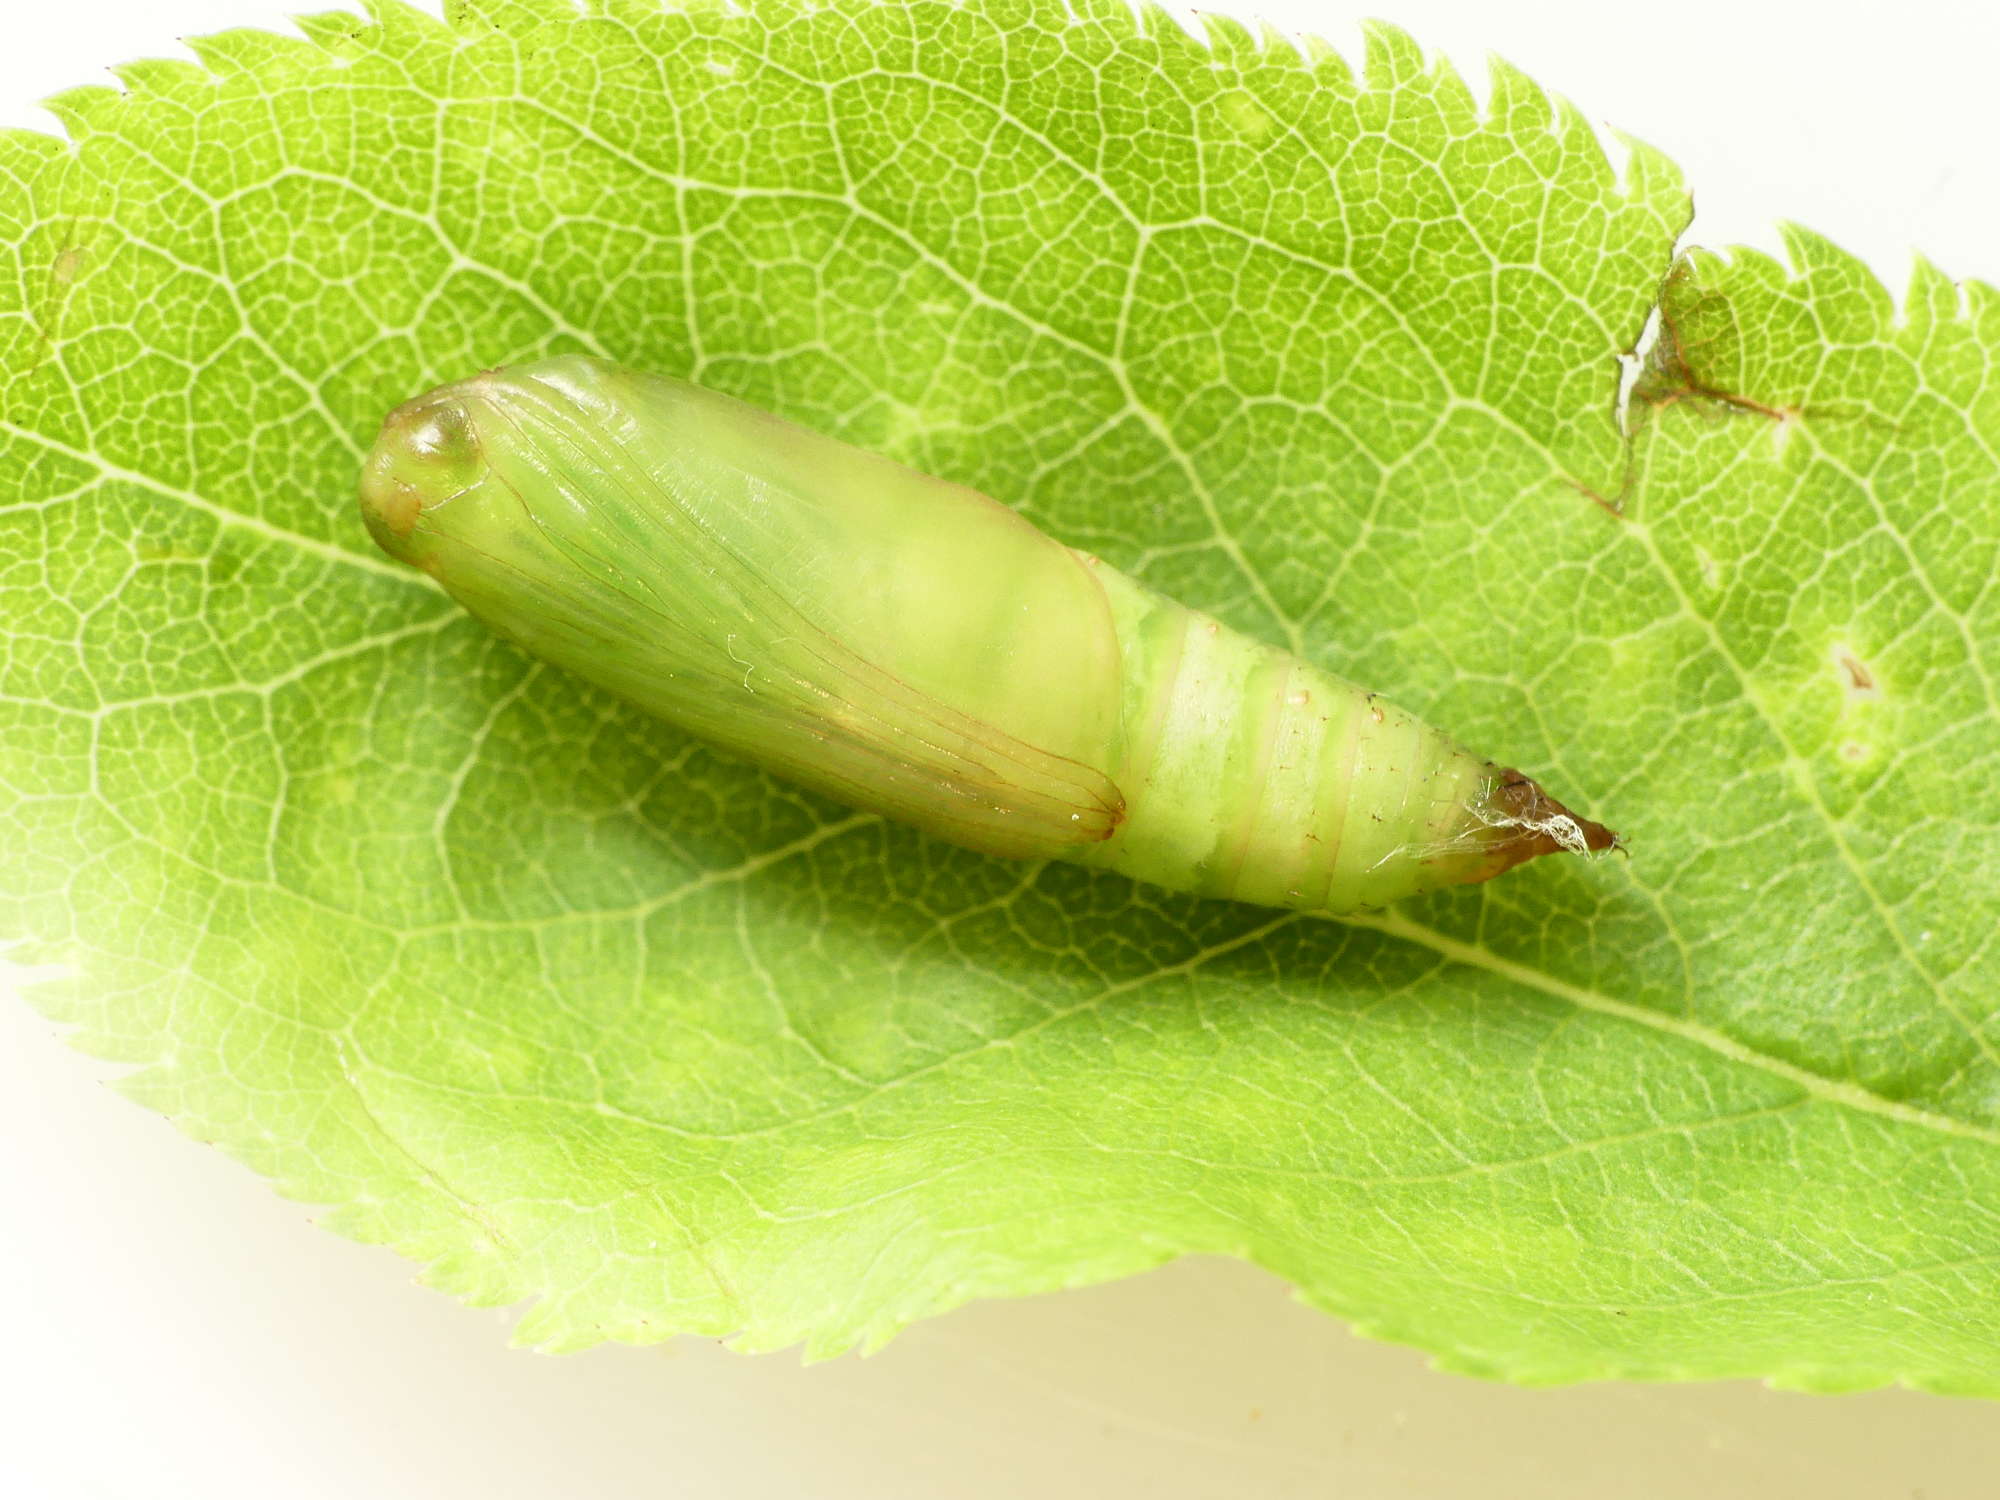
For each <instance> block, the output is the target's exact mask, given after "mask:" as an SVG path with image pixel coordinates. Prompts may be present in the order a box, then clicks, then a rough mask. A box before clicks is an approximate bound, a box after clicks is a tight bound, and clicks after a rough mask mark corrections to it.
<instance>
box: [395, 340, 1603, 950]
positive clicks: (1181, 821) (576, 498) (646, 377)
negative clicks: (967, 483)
mask: <svg viewBox="0 0 2000 1500" xmlns="http://www.w3.org/2000/svg"><path fill="white" fill-rule="evenodd" d="M361 508H362V513H363V516H364V517H365V519H366V521H367V524H368V528H369V530H370V532H371V533H372V534H373V535H374V537H375V540H376V541H377V542H378V543H380V544H381V546H382V547H383V549H384V550H385V551H387V552H388V553H389V554H390V555H391V556H393V557H396V558H400V559H402V560H403V561H405V562H408V563H411V564H413V565H414V566H416V567H418V568H421V569H423V570H424V571H425V572H426V573H428V574H430V575H431V576H432V577H433V578H435V579H436V580H437V581H438V582H439V583H440V584H441V585H443V587H444V588H445V590H446V591H447V592H448V593H449V594H451V595H452V597H453V598H455V599H456V600H457V601H458V602H459V603H460V604H462V605H463V606H464V607H465V608H466V609H467V610H469V611H470V612H471V613H472V614H473V615H474V616H476V617H477V618H478V619H480V620H481V621H483V622H484V623H485V624H486V625H488V626H489V627H491V628H492V629H493V630H495V631H497V632H499V633H500V634H501V635H503V636H506V637H507V638H509V639H511V640H513V641H514V642H516V643H517V644H519V645H520V646H521V647H523V648H524V649H526V650H527V651H529V652H531V653H532V654H534V655H536V656H539V657H542V658H544V659H546V660H548V661H551V662H553V663H555V664H556V665H558V666H561V667H564V668H566V669H568V670H570V671H572V672H575V673H577V674H578V675H579V676H582V677H585V678H587V679H589V680H590V681H592V682H594V683H596V684H598V685H599V686H600V687H603V688H606V689H608V690H609V691H611V692H613V693H615V694H617V695H618V696H619V697H621V698H624V699H626V700H627V701H629V702H631V703H633V704H636V705H637V706H638V707H640V708H641V709H644V710H646V711H648V712H650V713H652V714H654V715H657V716H658V717H659V718H661V719H664V720H666V721H668V722H669V723H672V724H675V725H678V726H679V727H680V728H682V729H684V730H686V731H688V732H689V733H691V734H693V735H695V736H697V737H698V738H700V739H703V740H706V741H708V742H709V743H711V744H713V745H716V746H718V747H720V748H722V749H724V750H727V751H732V752H734V753H736V754H738V755H740V756H743V757H744V758H746V759H748V760H751V761H754V762H756V763H758V764H759V765H762V766H764V767H766V768H768V769H769V770H771V771H773V772H775V773H776V774H778V775H780V776H783V777H786V778H788V779H790V780H792V781H795V782H799V783H802V784H804V785H806V786H808V787H812V788H814V789H816V790H818V791H820V792H823V793H825V794H826V795H828V796H830V797H833V798H835V799H837V800H838V801H841V802H844V803H847V804H849V805H851V806H854V807H858V808H863V809H866V810H869V811H873V812H877V813H880V814H882V815H883V816H885V817H889V818H893V819H896V820H898V821H900V822H903V823H908V824H911V825H913V826H915V827H917V828H920V829H923V830H924V831H926V832H927V833H930V834H933V835H935V836H937V837H939V838H942V839H947V840H949V841H951V842H952V843H955V844H960V845H963V846H965V847H966V848H969V849H976V850H980V851H982V852H984V853H987V854H993V855H1002V856H1009V857H1014V858H1023V859H1066V860H1073V861H1075V862H1077V863H1080V864H1085V865H1094V866H1099V867H1102V868H1105V869H1111V870H1117V871H1120V872H1122V873H1123V874H1125V875H1128V876H1130V877H1132V878H1133V879H1135V880H1144V881H1150V882H1153V883H1154V884H1157V885H1161V886H1166V887H1170V888H1172V889H1174V890H1181V891H1193V892H1197V893H1199V894H1202V895H1207V896H1218V897H1229V898H1233V899H1235V900H1239V901H1251V902H1257V903H1260V904H1264V905H1270V906H1280V907H1291V908H1295V909H1298V910H1308V911H1323V912H1346V911H1353V910H1356V909H1359V908H1365V907H1379V906H1384V905H1387V904H1388V903H1390V902H1393V901H1397V900H1400V899H1401V898H1403V897H1406V896H1411V895H1415V894H1418V893H1420V892H1423V891H1428V890H1433V889H1436V888H1438V887H1441V886H1446V885H1455V884H1463V883H1467V882H1472V881H1479V880H1485V879H1488V878H1489V877H1491V876H1494V875H1497V874H1499V873H1501V872H1502V871H1504V870H1507V869H1509V868H1511V867H1512V866H1514V865H1517V864H1520V863H1521V862H1522V861H1524V860H1528V859H1533V858H1535V857H1536V856H1538V855H1542V854H1549V853H1554V852H1556V851H1558V850H1571V851H1574V852H1578V853H1581V852H1584V851H1587V850H1603V849H1608V848H1611V847H1613V845H1614V843H1615V838H1614V836H1613V835H1612V834H1611V833H1610V832H1609V830H1607V829H1605V828H1604V827H1602V826H1601V825H1600V824H1597V823H1594V822H1591V821H1590V820H1589V819H1587V818H1583V817H1580V816H1578V815H1576V814H1575V813H1572V812H1570V811H1569V809H1567V808H1566V807H1564V806H1563V805H1562V804H1561V803H1560V802H1558V801H1556V800H1555V799H1554V798H1552V797H1550V796H1549V795H1548V794H1547V793H1545V792H1544V791H1543V790H1542V789H1541V788H1540V787H1539V786H1538V785H1537V784H1536V783H1535V782H1534V781H1533V780H1531V779H1529V778H1528V777H1526V776H1523V775H1521V774H1520V773H1518V772H1516V771H1512V770H1508V769H1505V768H1503V767H1501V766H1497V765H1495V764H1494V763H1493V762H1491V761H1489V760H1487V759H1486V758H1485V757H1483V756H1480V755H1477V754H1474V753H1473V752H1471V751H1469V750H1467V749H1465V748H1464V747H1463V746H1461V745H1459V744H1458V743H1456V742H1455V741H1454V740H1452V739H1451V738H1450V737H1448V736H1446V735H1444V734H1441V733H1439V732H1438V731H1437V730H1435V729H1433V728H1431V727H1430V726H1429V725H1427V724H1425V723H1423V722H1422V721H1420V720H1419V719H1417V718H1415V717H1414V716H1413V715H1411V714H1408V713H1405V712H1403V711H1402V710H1401V709H1398V708H1395V707H1393V706H1391V705H1390V704H1388V703H1387V702H1385V701H1384V700H1383V699H1381V698H1380V697H1378V696H1376V695H1374V694H1372V693H1369V692H1366V691H1364V690H1363V689H1361V688H1359V687H1357V686H1355V685H1354V684H1353V683H1350V682H1347V681H1344V680H1343V679H1341V678H1339V677H1336V676H1334V675H1332V674H1331V673H1328V672H1324V671H1321V670H1320V669H1319V668H1317V667H1315V666H1313V665H1312V664H1311V663H1310V662H1307V661H1304V660H1302V659H1300V658H1299V657H1297V656H1295V655H1293V654H1291V653H1290V652H1287V651H1284V650H1281V649H1279V648H1277V647H1274V646H1271V645H1268V644H1266V643H1264V642H1261V641H1257V640H1254V639H1251V638H1250V637H1248V636H1245V635H1243V634H1241V633H1239V632H1237V631H1234V630H1231V629H1229V628H1228V627H1226V626H1224V625H1222V624H1221V623H1220V622H1219V621H1216V620H1214V619H1212V618H1210V617H1209V616H1207V615H1204V614H1202V613H1201V612H1200V611H1198V610H1193V609H1190V608H1188V607H1186V606H1185V605H1182V604H1180V603H1177V602H1176V601H1174V600H1172V599H1169V598H1167V597H1165V596H1164V595H1162V594H1159V593H1158V592H1156V591H1154V590H1153V589H1151V588H1148V587H1147V586H1146V585H1145V584H1143V583H1140V582H1139V581H1137V580H1136V579H1133V578H1130V577H1128V576H1126V575H1125V574H1123V573H1121V572H1119V571H1118V570H1117V569H1116V568H1113V567H1111V566H1110V565H1108V564H1106V563H1103V562H1101V561H1099V560H1098V559H1096V558H1094V557H1091V556H1088V555H1086V554H1084V553H1081V552H1077V551H1075V550H1073V549H1071V548H1069V547H1066V546H1064V545H1063V544H1062V543H1061V542H1059V541H1056V540H1055V539H1054V538H1052V537H1049V536H1047V535H1045V534H1044V533H1043V532H1041V531H1039V530H1038V529H1036V527H1035V526H1034V525H1032V524H1031V523H1030V522H1029V521H1028V520H1026V519H1025V518H1024V517H1022V516H1021V515H1020V514H1019V513H1017V512H1015V511H1013V510H1011V509H1009V508H1008V507H1006V506H1005V505H1002V504H1000V503H999V502H997V501H995V500H992V499H989V498H987V497H986V496H984V495H981V494H979V493H977V492H976V491H973V490H970V489H967V488H965V487H964V486H962V485H957V484H952V483H949V482H947V481H945V480H941V479H934V478H931V477H930V476H928V475H924V474H920V473H917V472H916V471H915V470H912V469H909V468H906V467H904V466H903V465H901V464H898V463H895V462H893V461H891V460H889V459H886V458H882V457H880V456H878V455H875V454H872V453H868V452H865V451H863V450H861V449H858V448H855V447H852V446H849V445H848V444H845V443H842V442H839V441H837V440H835V439H833V438H830V437H826V436H823V435H821V434H818V433H815V432H812V431H810V430H808V429H806V428H803V427H800V426H797V425H795V424H793V423H790V422H786V421H784V420H782V419H780V418H778V417H775V416H772V415H770V414H769V413H766V412H763V411H760V410H758V409H757V408H755V407H753V406H750V405H747V404H745V403H744V402H741V401H738V400H735V399H734V398H732V397H728V396H724V395H720V394H718V393H716V392H714V391H709V390H705V389H703V388H702V387H700V386H696V385H692V384H690V383H688V382H687V381H684V380H677V379H673V378H670V377H667V376H661V375H650V374H644V373H641V372H639V371H635V370H630V369H626V368H623V367H621V366H619V365H615V364H612V363H610V362H608V361H605V360H600V359H590V358H585V357H582V356H562V357H559V358H553V359H545V360H540V361H537V362H534V363H531V364H524V365H519V366H514V367H511V368H507V369H502V370H494V371H489V372H487V373H485V374H482V375H478V376H475V377H473V378H471V379H469V380H463V381H458V382H456V383H454V384H451V385H446V386H441V387H439V388H438V389H437V390H434V391H432V392H430V393H429V394H427V395H423V396H419V397H418V398H416V399H415V400H413V401H410V402H407V403H405V404H404V405H402V406H400V407H398V408H397V409H396V410H395V411H394V412H392V413H391V414H390V415H389V418H388V420H387V421H386V422H385V423H384V424H383V427H382V432H381V436H380V437H379V438H378V439H377V440H376V443H375V447H374V450H373V452H372V453H371V454H370V455H369V458H368V460H367V464H366V468H365V471H364V475H363V479H362V484H361Z"/></svg>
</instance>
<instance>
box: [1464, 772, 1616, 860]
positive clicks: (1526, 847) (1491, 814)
mask: <svg viewBox="0 0 2000 1500" xmlns="http://www.w3.org/2000/svg"><path fill="white" fill-rule="evenodd" d="M1485 812H1486V816H1487V818H1488V820H1489V824H1488V826H1489V827H1491V828H1492V829H1493V831H1494V832H1495V833H1496V834H1498V835H1499V837H1498V838H1496V839H1495V840H1494V841H1493V842H1492V843H1491V844H1489V845H1487V848H1486V856H1487V861H1488V863H1487V865H1486V867H1485V868H1484V869H1483V870H1481V871H1480V873H1479V874H1477V875H1475V876H1474V877H1473V879H1474V880H1475V881H1478V880H1491V879H1492V878H1493V877H1494V876H1495V875H1499V874H1501V873H1503V872H1504V871H1507V870H1511V869H1513V868H1514V866H1516V865H1519V864H1525V863H1527V861H1529V860H1531V859H1537V858H1540V857H1541V856H1542V855H1544V854H1561V853H1564V852H1568V853H1571V854H1582V853H1585V852H1586V851H1587V852H1589V853H1591V854H1602V853H1604V852H1606V851H1607V850H1611V849H1622V848H1623V847H1624V845H1623V843H1622V842H1621V841H1620V839H1619V837H1618V835H1617V834H1615V833H1613V832H1612V831H1611V830H1610V829H1609V828H1606V827H1605V826H1604V825H1603V824H1602V823H1593V822H1592V821H1591V820H1590V819H1588V818H1585V817H1579V816H1578V815H1577V814H1575V813H1573V812H1571V811H1570V810H1569V809H1568V808H1567V807H1565V806H1563V805H1562V803H1560V802H1558V801H1556V799H1555V798H1553V797H1551V796H1550V795H1549V794H1548V793H1547V792H1545V791H1543V790H1542V787H1541V783H1540V782H1538V781H1536V780H1535V779H1534V777H1532V776H1526V775H1523V774H1522V773H1521V772H1519V771H1516V770H1514V769H1513V768H1512V767H1511V766H1500V767H1496V768H1495V781H1494V784H1493V788H1492V790H1491V791H1490V792H1489V793H1488V795H1487V802H1486V809H1485Z"/></svg>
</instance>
